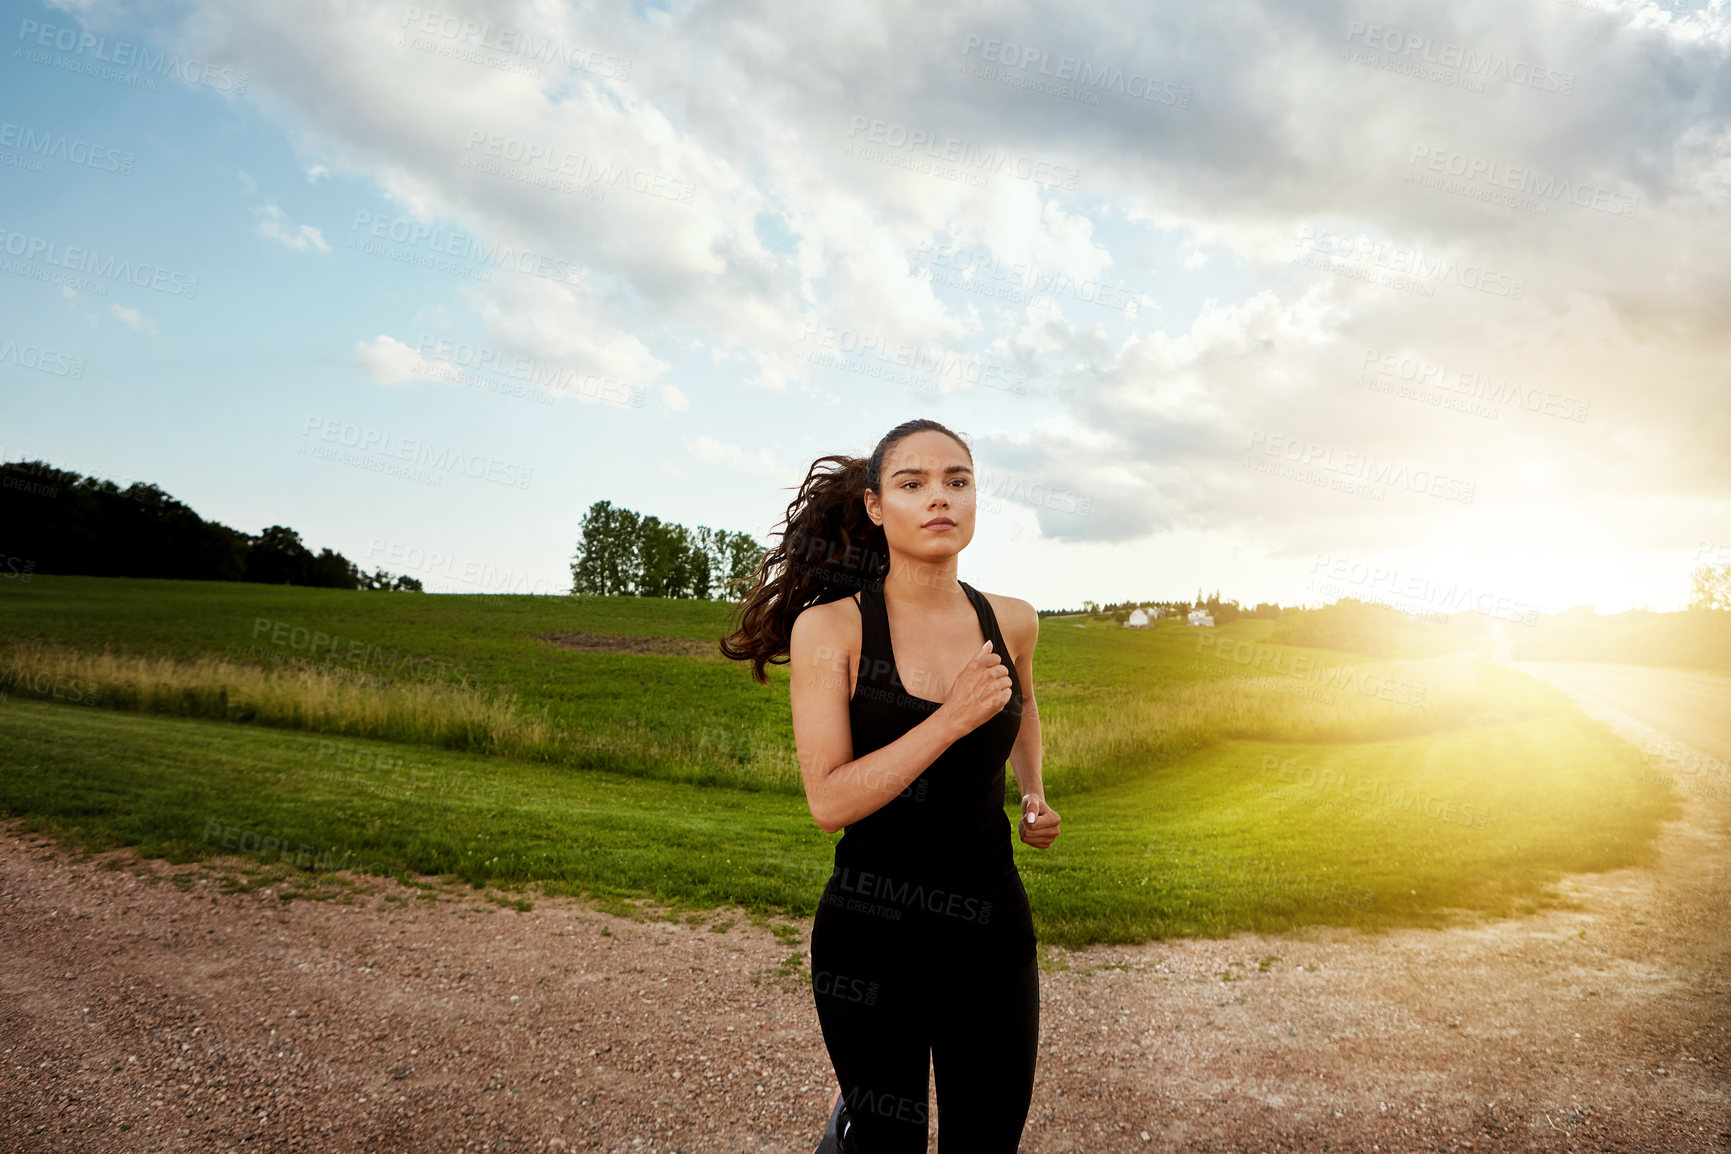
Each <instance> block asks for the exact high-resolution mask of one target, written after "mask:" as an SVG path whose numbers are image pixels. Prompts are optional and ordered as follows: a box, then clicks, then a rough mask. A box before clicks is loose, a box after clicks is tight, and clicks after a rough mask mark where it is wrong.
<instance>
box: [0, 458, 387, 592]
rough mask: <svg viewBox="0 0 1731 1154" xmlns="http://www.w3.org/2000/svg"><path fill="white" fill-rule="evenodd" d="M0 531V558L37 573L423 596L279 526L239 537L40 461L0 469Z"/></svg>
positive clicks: (147, 497)
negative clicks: (0, 529)
mask: <svg viewBox="0 0 1731 1154" xmlns="http://www.w3.org/2000/svg"><path fill="white" fill-rule="evenodd" d="M0 525H3V526H5V530H4V534H5V539H4V542H3V544H4V547H5V550H6V552H7V553H16V554H18V555H19V556H21V557H23V558H25V559H27V560H28V561H29V562H30V563H31V564H32V566H33V569H32V572H35V573H61V574H76V575H80V576H86V577H169V578H179V579H182V580H189V581H254V582H259V583H261V584H267V585H313V586H320V587H324V588H331V589H391V590H408V591H412V592H420V591H421V583H420V582H419V581H417V580H416V579H415V578H413V577H406V576H393V575H392V574H390V573H387V572H385V571H384V570H383V569H378V570H375V571H374V572H372V573H366V572H364V571H362V570H361V568H360V567H359V566H357V565H355V564H354V562H352V561H350V560H349V559H348V558H347V557H344V556H343V555H342V554H341V553H336V552H333V551H332V550H330V549H328V548H326V549H320V550H319V551H318V553H316V554H315V553H314V552H313V551H312V550H311V549H309V548H308V547H307V546H306V544H305V543H304V542H302V540H301V537H300V534H299V533H297V532H295V531H294V530H293V529H291V528H289V527H288V526H287V525H272V526H270V527H269V528H267V529H265V530H264V531H263V532H262V533H258V534H252V533H243V532H241V531H239V530H238V529H231V528H229V527H228V526H227V525H224V524H221V523H220V522H216V521H206V520H205V519H204V518H202V517H200V516H199V515H198V514H197V513H195V512H193V510H192V509H190V508H189V507H187V506H186V505H183V504H182V503H181V502H179V501H176V500H175V499H174V498H173V497H171V496H169V495H168V494H167V493H165V492H163V491H162V490H161V489H160V488H158V487H157V486H156V485H153V484H147V483H145V482H141V481H135V482H133V483H132V484H130V485H128V486H127V487H126V488H124V489H122V488H121V487H120V486H119V485H117V484H115V483H114V482H113V481H110V480H106V479H102V478H98V477H94V476H92V477H86V476H84V475H82V474H80V473H77V472H74V471H72V470H70V469H57V468H55V467H54V466H53V465H50V464H48V463H47V462H46V461H8V462H5V463H0Z"/></svg>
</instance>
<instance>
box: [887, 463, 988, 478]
mask: <svg viewBox="0 0 1731 1154" xmlns="http://www.w3.org/2000/svg"><path fill="white" fill-rule="evenodd" d="M929 471H930V470H927V469H916V468H914V467H913V466H912V465H909V466H906V467H904V468H901V469H897V470H896V471H895V472H893V473H891V474H890V476H891V477H899V476H901V475H902V474H903V473H916V474H918V475H919V476H922V477H923V476H925V475H926V473H927V472H929ZM944 472H946V473H972V472H973V470H972V469H970V468H968V467H967V466H966V465H951V466H949V467H948V468H946V469H945V470H944Z"/></svg>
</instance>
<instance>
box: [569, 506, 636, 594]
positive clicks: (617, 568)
mask: <svg viewBox="0 0 1731 1154" xmlns="http://www.w3.org/2000/svg"><path fill="white" fill-rule="evenodd" d="M642 520H643V519H642V518H641V517H639V516H638V515H637V514H636V513H633V512H632V511H631V510H629V509H615V508H614V507H613V502H611V501H597V502H595V503H594V504H593V505H591V506H589V512H587V513H586V514H584V516H583V523H582V526H581V529H582V533H583V537H582V539H581V540H580V541H579V542H578V545H577V553H576V555H575V556H574V557H573V558H572V559H571V592H573V593H595V594H602V595H608V596H611V595H618V594H622V593H623V594H631V593H635V592H637V574H638V559H637V533H638V528H639V526H640V525H641V524H642Z"/></svg>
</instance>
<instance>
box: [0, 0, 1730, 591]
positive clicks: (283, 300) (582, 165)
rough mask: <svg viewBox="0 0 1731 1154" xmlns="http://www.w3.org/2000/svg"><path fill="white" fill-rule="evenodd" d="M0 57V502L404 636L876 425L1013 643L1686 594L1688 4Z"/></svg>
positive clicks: (731, 29)
mask: <svg viewBox="0 0 1731 1154" xmlns="http://www.w3.org/2000/svg"><path fill="white" fill-rule="evenodd" d="M7 11H8V15H7V16H5V17H3V18H0V19H3V20H4V21H5V23H4V24H0V33H3V34H4V36H5V38H6V39H7V40H9V41H10V42H11V48H10V51H7V52H6V53H4V56H3V57H0V61H3V62H0V204H3V205H4V211H3V212H0V273H3V274H4V275H0V459H4V460H18V459H23V458H40V459H45V460H48V461H50V462H52V463H53V464H55V465H57V466H59V467H62V468H71V469H76V470H78V471H80V472H84V473H89V474H95V475H98V476H102V477H108V478H112V479H114V480H116V481H117V482H120V483H122V484H124V483H127V482H129V481H131V480H144V481H150V482H153V483H156V484H158V485H160V486H161V487H162V488H164V489H165V490H167V491H168V492H169V493H171V494H172V495H173V496H175V497H176V498H178V499H179V500H181V501H183V502H185V503H187V504H189V505H190V506H192V507H193V508H194V509H195V510H197V511H198V512H199V513H200V514H201V515H202V516H204V517H206V518H208V519H214V520H218V521H222V522H224V523H226V524H229V525H231V526H233V527H235V528H237V529H242V530H245V531H248V532H254V533H256V532H258V531H259V530H261V529H262V528H264V527H265V526H267V525H271V524H287V525H290V526H293V527H294V528H295V529H297V530H299V531H300V533H301V534H302V536H303V538H304V539H305V540H306V541H307V543H308V544H309V545H310V546H312V547H313V548H314V549H315V550H316V549H318V548H321V547H326V546H328V547H331V548H334V549H336V550H338V551H339V552H342V553H344V554H346V555H347V556H348V557H349V558H350V559H351V560H353V561H355V562H356V563H357V564H359V565H360V566H361V567H363V568H365V569H369V570H370V569H374V568H379V567H382V568H384V569H387V570H389V571H390V572H393V573H407V574H409V575H412V576H416V577H419V578H421V579H422V580H423V581H424V582H425V584H426V586H427V588H428V589H429V590H435V591H441V592H466V593H492V592H533V593H564V592H568V591H569V589H570V572H569V564H570V560H571V556H572V553H573V551H574V549H575V546H576V543H577V540H578V537H579V524H580V522H581V519H582V516H583V514H584V512H585V511H586V510H587V509H588V508H589V506H590V505H592V504H593V503H594V502H596V501H601V500H607V501H611V502H613V503H614V505H616V506H623V507H625V508H629V509H633V510H636V511H638V512H639V513H642V514H645V515H654V516H657V517H659V518H661V519H662V520H663V521H671V522H678V523H681V524H685V525H687V526H697V525H708V526H710V527H713V528H719V529H727V530H730V531H735V532H747V533H750V534H752V535H753V536H754V537H756V538H757V539H758V540H759V541H760V542H761V543H763V544H764V545H766V546H767V545H769V544H770V543H771V542H772V540H773V537H772V534H774V533H776V532H777V531H778V529H779V527H780V522H781V518H782V517H783V516H784V515H785V512H786V508H787V505H788V502H789V501H790V500H791V499H792V497H793V495H794V493H795V491H796V489H797V486H798V485H799V483H800V482H801V480H802V479H803V478H804V477H805V475H806V473H807V471H808V469H809V468H810V467H811V465H812V463H813V462H814V461H815V460H816V459H817V458H819V457H822V456H825V455H829V454H834V453H848V454H853V455H860V456H863V455H866V454H868V453H869V452H870V451H871V449H872V447H873V446H874V445H875V444H876V442H877V440H878V439H879V438H880V437H881V436H882V435H883V434H884V433H885V432H887V431H888V430H889V429H890V428H892V427H893V426H895V425H897V424H899V423H900V422H902V421H904V420H908V419H910V418H913V417H920V416H925V417H932V418H935V419H937V420H939V421H942V422H943V423H945V424H946V425H948V426H950V427H951V428H954V429H955V430H957V431H958V432H959V433H961V434H963V435H964V436H965V437H966V438H967V439H968V441H969V444H970V446H971V449H972V452H973V455H974V459H975V465H976V469H977V470H978V482H979V498H980V509H979V514H978V519H977V526H976V531H975V536H974V539H973V541H972V542H971V544H970V545H969V546H968V548H967V549H966V551H965V552H964V553H963V554H962V557H961V560H960V569H959V571H960V575H961V577H962V579H964V580H966V581H968V582H969V583H970V584H973V585H975V586H977V587H979V588H983V589H986V590H989V591H991V592H994V593H1002V594H1006V595H1010V596H1016V597H1021V598H1024V599H1026V600H1029V601H1031V602H1033V603H1034V604H1035V605H1036V606H1038V607H1041V608H1061V607H1079V606H1080V605H1081V603H1082V601H1083V600H1084V599H1089V600H1094V601H1098V602H1112V601H1121V600H1131V599H1177V598H1188V597H1193V596H1194V595H1195V594H1196V592H1197V591H1198V590H1203V591H1205V592H1213V591H1215V590H1216V589H1218V590H1219V591H1220V592H1221V594H1222V596H1224V597H1227V598H1236V599H1238V600H1239V601H1241V602H1244V603H1247V604H1248V603H1255V602H1259V601H1279V602H1282V603H1285V604H1294V603H1304V604H1317V603H1321V602H1324V601H1331V600H1334V599H1336V598H1337V597H1343V596H1358V597H1363V598H1370V599H1377V600H1385V601H1389V602H1390V603H1393V604H1398V605H1401V606H1402V607H1403V608H1407V609H1408V610H1409V611H1424V612H1439V611H1442V612H1447V611H1450V610H1455V611H1458V610H1462V609H1466V608H1475V607H1476V608H1480V609H1483V610H1485V611H1488V612H1491V613H1493V614H1494V615H1497V616H1504V615H1508V616H1511V617H1514V616H1518V615H1519V614H1522V613H1526V612H1529V611H1531V610H1535V609H1536V610H1539V611H1544V612H1557V611H1561V610H1562V609H1565V608H1567V607H1569V606H1573V605H1580V604H1591V605H1594V606H1595V607H1597V608H1598V609H1599V610H1600V611H1601V612H1618V611H1622V610H1625V609H1629V608H1632V607H1648V608H1653V609H1661V610H1669V609H1677V608H1681V607H1682V606H1683V604H1684V603H1685V601H1686V599H1687V595H1688V585H1689V574H1690V571H1691V570H1692V569H1693V568H1694V567H1695V566H1697V565H1699V564H1701V563H1704V562H1705V563H1725V562H1727V561H1731V500H1728V490H1731V388H1728V387H1727V386H1728V384H1731V115H1728V114H1731V60H1728V55H1731V52H1728V46H1731V5H1728V4H1727V3H1726V2H1725V0H1712V2H1711V3H1695V4H1686V3H1675V4H1656V3H1652V2H1632V0H1623V2H1620V3H1617V2H1613V0H1571V2H1568V3H1564V2H1561V0H1471V2H1465V3H1458V4H1451V5H1446V6H1445V5H1435V4H1402V3H1377V4H1369V3H1362V2H1359V3H1353V2H1346V3H1327V2H1322V0H1311V2H1304V3H1249V2H1245V0H1222V2H1218V3H1212V4H1208V5H1193V4H1176V3H1165V2H1161V3H1154V4H1150V3H1146V2H1139V3H1129V2H1123V3H1102V4H1092V5H1085V6H1078V5H1073V4H1067V3H1065V4H1060V3H1052V2H1033V0H1029V2H1025V3H1003V4H962V3H934V2H930V0H926V2H921V3H917V4H913V3H881V2H877V0H874V2H872V3H854V2H847V0H838V2H837V3H834V4H828V5H824V6H821V8H813V7H811V6H810V5H808V4H803V3H791V2H782V0H740V2H730V3H726V4H719V3H689V2H673V3H667V4H644V3H640V4H635V5H624V4H618V5H605V6H601V5H598V6H587V5H571V4H565V3H553V2H540V0H529V2H504V0H501V2H497V3H487V2H482V0H472V2H469V3H464V4H455V3H441V4H438V5H437V6H432V5H426V6H418V5H410V4H401V3H370V2H366V0H341V2H339V0H293V2H292V3H291V2H288V0H267V2H261V0H212V2H208V3H191V4H181V3H156V2H149V0H147V2H142V3H130V4H118V3H112V2H110V0H66V2H64V3H60V4H54V5H38V4H34V3H29V2H26V3H23V4H18V5H8V6H7Z"/></svg>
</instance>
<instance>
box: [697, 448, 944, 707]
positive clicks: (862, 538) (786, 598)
mask: <svg viewBox="0 0 1731 1154" xmlns="http://www.w3.org/2000/svg"><path fill="white" fill-rule="evenodd" d="M928 429H929V430H931V431H933V432H938V433H942V434H944V435H945V436H946V437H949V438H950V439H951V440H953V441H955V442H956V444H958V445H960V446H961V447H962V448H963V450H964V451H966V452H967V454H968V459H969V460H970V461H972V460H973V456H974V454H973V450H972V449H971V448H969V446H968V443H967V441H966V440H964V439H963V438H962V437H961V436H960V435H959V434H957V433H955V432H954V431H952V430H950V429H948V428H946V427H945V426H943V425H941V424H939V423H938V422H937V421H933V420H929V419H927V418H925V417H920V418H918V419H915V420H912V421H903V422H902V423H901V424H899V425H897V426H896V427H895V428H893V429H891V430H890V431H889V432H887V433H885V434H884V437H883V439H882V440H881V441H879V442H878V443H877V448H875V449H873V450H872V455H871V456H870V457H849V456H846V455H831V456H827V457H819V458H818V459H817V460H815V461H813V462H812V465H811V469H810V470H809V471H808V472H807V473H806V477H805V481H804V483H803V484H801V485H800V487H799V493H798V494H797V495H796V496H795V497H794V499H793V501H792V502H791V503H789V505H788V507H787V516H786V517H784V518H783V519H782V522H781V523H782V524H784V525H786V526H787V528H786V529H785V530H784V531H782V532H780V533H778V534H775V535H776V536H779V537H780V538H781V540H780V541H779V542H778V543H777V544H775V545H774V546H772V547H771V548H770V549H769V551H768V552H766V553H765V554H764V555H763V560H762V561H761V562H759V563H758V567H757V572H756V573H755V574H754V575H753V577H752V584H751V587H750V589H749V590H748V591H747V593H746V594H745V596H744V597H743V598H742V599H741V600H740V603H739V612H738V614H737V615H736V617H735V624H736V628H735V629H734V632H732V633H731V634H729V635H728V636H726V637H723V638H722V639H721V652H722V655H723V656H725V657H727V658H728V659H729V660H732V661H749V662H751V676H752V678H753V679H754V680H756V681H757V683H758V684H760V685H767V684H769V678H768V677H766V676H765V675H764V671H763V670H764V666H765V665H785V664H786V663H787V660H788V640H789V638H791V637H792V635H793V621H794V618H796V617H798V616H799V615H800V613H801V612H802V611H804V610H806V609H808V608H810V607H811V606H813V605H822V604H824V603H825V602H829V601H839V600H840V599H841V598H843V597H851V596H853V594H854V592H855V591H856V590H859V589H868V588H869V589H878V590H881V589H882V588H883V579H884V577H885V576H886V575H887V574H888V573H889V569H890V554H889V542H888V541H887V540H886V539H885V537H884V531H883V527H882V526H880V525H875V524H873V523H872V519H871V518H870V517H868V516H866V511H865V503H864V501H863V500H862V498H863V497H864V496H865V492H866V490H867V489H870V490H871V491H873V492H875V493H879V494H881V493H882V492H883V489H882V488H881V485H882V475H883V467H884V457H885V456H886V455H887V454H888V453H889V451H890V450H891V449H892V448H894V447H895V445H896V443H897V442H899V441H900V440H901V439H902V438H903V437H907V436H910V435H912V434H914V433H920V432H925V431H926V430H928Z"/></svg>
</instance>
